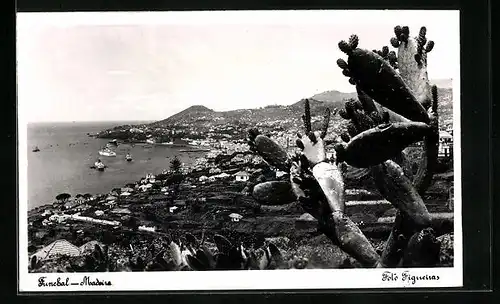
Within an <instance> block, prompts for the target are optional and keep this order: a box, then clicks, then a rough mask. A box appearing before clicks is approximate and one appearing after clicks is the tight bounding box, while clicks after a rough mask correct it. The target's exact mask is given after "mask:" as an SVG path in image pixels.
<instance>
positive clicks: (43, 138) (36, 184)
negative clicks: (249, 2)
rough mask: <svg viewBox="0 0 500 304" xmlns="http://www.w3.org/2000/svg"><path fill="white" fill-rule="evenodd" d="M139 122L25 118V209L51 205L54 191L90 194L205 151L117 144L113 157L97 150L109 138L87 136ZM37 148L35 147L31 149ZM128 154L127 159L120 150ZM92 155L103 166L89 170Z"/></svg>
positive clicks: (188, 161) (187, 162)
mask: <svg viewBox="0 0 500 304" xmlns="http://www.w3.org/2000/svg"><path fill="white" fill-rule="evenodd" d="M140 123H143V122H137V121H135V122H125V121H124V122H62V123H45V122H44V123H30V124H28V126H27V141H28V142H27V148H28V185H27V189H28V195H27V197H28V209H33V208H36V207H38V206H42V205H45V204H51V203H53V202H54V201H55V197H56V196H57V195H58V194H60V193H64V192H66V193H69V194H71V195H72V196H75V195H77V194H85V193H90V194H92V195H95V194H101V193H107V192H109V191H110V190H112V189H113V188H117V187H123V186H124V185H126V184H127V183H134V182H136V181H138V180H140V179H141V177H144V176H145V175H146V174H148V173H152V174H159V173H161V172H162V171H163V170H165V169H168V168H169V166H170V160H171V159H173V158H174V157H175V156H177V157H178V158H179V159H180V160H181V162H182V163H183V164H184V165H187V166H188V165H191V164H193V163H194V162H195V161H196V159H197V158H199V157H203V156H204V155H205V153H206V152H188V153H186V152H181V151H180V150H182V149H185V148H180V147H169V146H162V145H147V144H125V143H120V144H119V145H118V147H114V148H113V150H114V151H115V152H116V153H117V155H116V157H106V156H101V155H99V153H98V151H99V149H100V148H102V147H104V146H105V145H106V144H107V143H108V142H109V139H99V138H95V137H90V136H88V134H96V133H97V132H99V131H102V130H105V129H108V128H112V127H114V126H119V125H125V124H140ZM35 147H38V148H39V149H40V151H39V152H32V150H33V149H34V148H35ZM127 153H130V155H131V156H132V158H133V161H132V162H127V161H126V159H125V155H126V154H127ZM97 159H101V161H102V162H103V163H104V164H105V165H107V168H106V170H105V171H103V172H100V171H97V170H95V169H91V168H90V167H91V166H93V164H94V163H95V161H96V160H97Z"/></svg>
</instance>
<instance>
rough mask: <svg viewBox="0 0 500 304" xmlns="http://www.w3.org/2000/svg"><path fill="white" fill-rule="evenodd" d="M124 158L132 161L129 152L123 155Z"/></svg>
mask: <svg viewBox="0 0 500 304" xmlns="http://www.w3.org/2000/svg"><path fill="white" fill-rule="evenodd" d="M125 159H126V160H127V161H128V162H131V161H132V156H130V154H127V155H125Z"/></svg>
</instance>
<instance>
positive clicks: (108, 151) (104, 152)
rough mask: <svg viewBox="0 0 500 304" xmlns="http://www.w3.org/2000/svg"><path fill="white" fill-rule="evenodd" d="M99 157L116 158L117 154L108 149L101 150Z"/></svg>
mask: <svg viewBox="0 0 500 304" xmlns="http://www.w3.org/2000/svg"><path fill="white" fill-rule="evenodd" d="M99 155H102V156H109V157H114V156H116V152H115V151H113V150H111V149H109V148H107V147H106V148H103V149H101V150H99Z"/></svg>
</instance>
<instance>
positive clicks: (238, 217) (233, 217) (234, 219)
mask: <svg viewBox="0 0 500 304" xmlns="http://www.w3.org/2000/svg"><path fill="white" fill-rule="evenodd" d="M229 218H230V219H231V221H232V222H239V221H240V220H241V219H242V218H243V215H241V214H238V213H231V214H230V215H229Z"/></svg>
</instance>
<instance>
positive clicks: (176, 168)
mask: <svg viewBox="0 0 500 304" xmlns="http://www.w3.org/2000/svg"><path fill="white" fill-rule="evenodd" d="M181 167H182V163H181V161H180V160H179V158H178V157H177V156H175V157H174V159H172V160H171V161H170V170H172V171H173V172H175V173H178V172H180V170H181Z"/></svg>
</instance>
